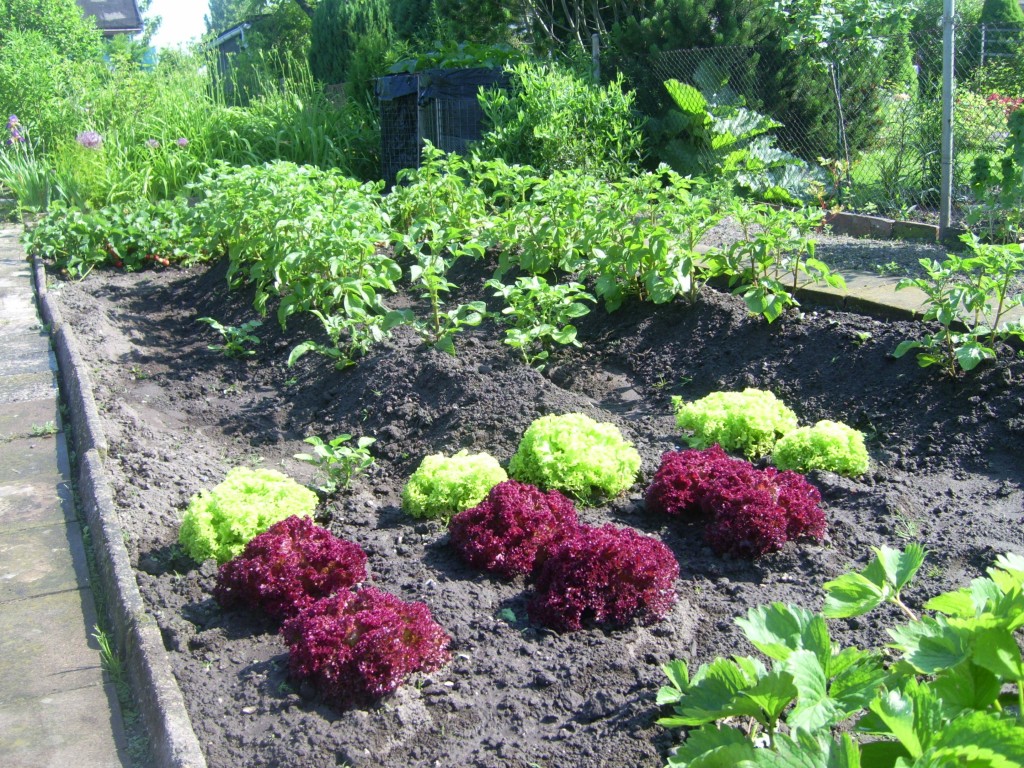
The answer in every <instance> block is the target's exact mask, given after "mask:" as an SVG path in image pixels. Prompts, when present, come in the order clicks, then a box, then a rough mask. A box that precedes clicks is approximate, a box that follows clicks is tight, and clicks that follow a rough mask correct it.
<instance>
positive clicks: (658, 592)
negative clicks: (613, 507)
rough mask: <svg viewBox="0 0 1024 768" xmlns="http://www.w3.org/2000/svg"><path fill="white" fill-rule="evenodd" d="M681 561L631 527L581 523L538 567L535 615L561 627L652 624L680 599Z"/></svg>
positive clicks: (533, 602) (533, 604) (568, 629)
mask: <svg viewBox="0 0 1024 768" xmlns="http://www.w3.org/2000/svg"><path fill="white" fill-rule="evenodd" d="M678 576H679V564H678V563H677V562H676V559H675V556H674V555H673V554H672V552H671V550H669V548H668V547H666V546H665V545H664V544H663V543H662V542H660V541H658V540H657V539H652V538H651V537H649V536H644V535H642V534H641V533H639V532H637V531H635V530H633V529H632V528H618V527H616V526H614V525H605V526H602V527H600V528H594V527H591V526H579V527H578V528H576V530H575V531H574V532H573V534H572V535H571V536H569V537H567V538H566V539H564V540H563V541H562V542H561V543H560V544H559V545H558V546H557V547H555V548H554V549H553V550H552V551H551V553H550V554H549V556H548V557H547V559H545V560H544V562H543V563H542V564H541V565H540V566H539V567H538V569H537V574H536V592H535V594H534V596H533V598H532V599H531V601H530V603H529V605H528V610H529V612H530V618H531V619H532V620H533V621H536V622H538V623H540V624H544V625H545V626H548V627H551V628H552V629H555V630H557V631H559V632H572V631H576V630H579V629H582V628H583V627H585V626H600V627H622V626H625V625H627V624H629V623H630V622H632V621H637V622H639V623H641V624H651V623H653V622H655V621H658V620H659V619H662V618H664V617H665V615H666V614H667V613H668V612H669V610H670V609H671V608H672V605H673V604H674V603H675V599H676V593H675V588H674V586H673V583H674V582H675V580H676V578H677V577H678Z"/></svg>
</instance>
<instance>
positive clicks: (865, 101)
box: [640, 25, 1024, 220]
mask: <svg viewBox="0 0 1024 768" xmlns="http://www.w3.org/2000/svg"><path fill="white" fill-rule="evenodd" d="M955 50H956V58H955V70H954V71H955V84H956V85H955V89H954V112H953V114H954V124H953V129H954V155H953V184H954V190H953V205H954V214H955V216H956V217H957V218H962V217H963V215H964V213H965V211H966V210H967V209H968V208H969V206H970V205H971V204H972V202H973V201H972V197H971V184H970V181H971V171H972V167H973V165H974V162H975V160H976V159H977V158H978V157H980V156H982V155H997V154H999V153H1001V152H1002V150H1003V147H1004V145H1005V141H1006V137H1007V129H1006V118H1007V116H1008V114H1009V112H1011V111H1013V110H1014V109H1016V108H1017V107H1019V106H1020V104H1021V100H1020V99H1021V96H1024V93H1022V91H1024V29H1022V28H1014V27H1006V26H1001V27H999V28H992V27H990V26H987V25H986V26H980V27H963V28H958V29H957V31H956V45H955ZM650 73H651V76H652V79H653V80H654V81H656V82H658V83H660V82H664V81H667V80H678V81H680V82H683V83H687V84H689V85H692V86H694V87H696V88H697V89H699V90H700V91H701V93H702V94H704V96H705V97H706V99H707V101H708V103H709V104H712V105H722V104H725V105H729V104H732V105H743V106H744V107H745V108H747V109H750V110H754V111H757V112H760V113H763V114H765V115H768V116H770V117H771V118H773V119H774V120H775V121H777V122H779V123H781V126H780V127H778V128H776V129H775V130H774V132H773V135H774V138H775V142H776V143H777V146H778V147H779V148H780V149H782V150H785V151H787V152H790V153H792V154H793V155H796V156H797V157H799V158H802V159H803V160H805V161H807V162H808V163H809V164H812V165H814V166H816V167H817V168H818V169H820V171H821V173H819V174H818V176H817V178H821V179H825V184H824V189H823V190H819V194H820V193H821V192H824V193H825V194H827V195H828V196H829V197H830V198H831V199H835V200H837V201H838V202H839V203H841V204H842V205H843V206H844V207H846V208H848V209H851V210H857V211H862V212H877V213H881V214H885V215H892V216H900V217H905V218H912V219H917V220H929V219H931V218H933V217H936V216H937V209H938V204H939V183H940V178H941V168H942V163H941V136H942V87H941V85H942V34H941V30H938V29H937V30H935V31H934V32H929V33H926V34H921V35H916V36H913V37H909V38H907V37H902V38H899V39H895V38H894V39H892V40H890V41H887V45H886V46H885V49H884V51H883V53H882V55H880V56H877V57H862V58H861V59H860V60H857V61H843V62H839V61H829V60H828V59H827V57H822V58H821V59H819V60H813V59H808V58H807V57H806V56H798V55H797V54H796V53H795V52H793V51H786V50H782V49H780V48H770V47H765V48H750V47H719V48H701V49H687V50H675V51H666V52H663V53H659V54H657V55H655V56H654V57H653V58H652V60H651V62H650ZM663 90H664V89H663ZM666 95H667V93H660V94H659V93H658V92H657V90H656V89H654V90H651V91H650V92H649V93H647V94H644V95H643V96H642V101H641V103H640V107H641V108H642V109H645V111H646V110H652V114H657V111H658V110H662V111H664V110H665V109H666V108H670V107H671V101H669V100H668V99H667V98H666Z"/></svg>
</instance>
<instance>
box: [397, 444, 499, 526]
mask: <svg viewBox="0 0 1024 768" xmlns="http://www.w3.org/2000/svg"><path fill="white" fill-rule="evenodd" d="M504 480H508V475H507V474H505V470H503V469H502V468H501V465H500V464H498V460H497V459H495V458H494V457H493V456H490V455H488V454H486V453H472V454H471V453H469V452H468V451H459V452H458V453H456V454H455V455H454V456H450V457H449V456H444V455H442V454H440V453H435V454H432V455H430V456H427V457H425V458H424V459H423V461H422V462H421V463H420V465H419V467H417V469H416V471H415V472H413V473H412V476H411V477H410V478H409V481H408V482H407V483H406V484H405V487H404V488H403V489H402V509H404V510H405V511H406V512H408V513H409V514H410V515H412V516H413V517H448V516H450V515H451V514H452V513H454V512H459V511H461V510H463V509H468V508H469V507H472V506H473V505H475V504H479V503H480V502H481V501H483V499H484V497H485V496H486V495H487V492H488V491H490V490H491V488H493V487H494V486H496V485H497V484H498V483H500V482H502V481H504Z"/></svg>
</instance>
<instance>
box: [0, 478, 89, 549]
mask: <svg viewBox="0 0 1024 768" xmlns="http://www.w3.org/2000/svg"><path fill="white" fill-rule="evenodd" d="M75 519H76V518H75V504H74V499H73V496H72V492H71V483H70V482H69V481H68V482H64V481H62V482H59V483H50V484H49V485H47V484H45V483H2V484H0V535H4V536H5V535H7V534H8V533H12V532H14V531H23V530H26V529H28V528H40V527H42V526H48V525H61V524H63V523H71V522H74V521H75Z"/></svg>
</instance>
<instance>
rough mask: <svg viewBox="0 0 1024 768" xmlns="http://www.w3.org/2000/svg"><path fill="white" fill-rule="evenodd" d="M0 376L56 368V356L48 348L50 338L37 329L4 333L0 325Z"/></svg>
mask: <svg viewBox="0 0 1024 768" xmlns="http://www.w3.org/2000/svg"><path fill="white" fill-rule="evenodd" d="M0 349H3V351H4V353H3V356H2V357H0V376H10V375H12V374H14V375H16V374H21V373H40V372H43V371H53V370H56V369H57V357H56V355H54V353H53V352H52V351H51V350H50V338H49V336H48V335H47V334H44V333H42V332H41V331H39V330H35V331H17V332H12V333H7V334H5V332H4V329H3V327H0Z"/></svg>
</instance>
